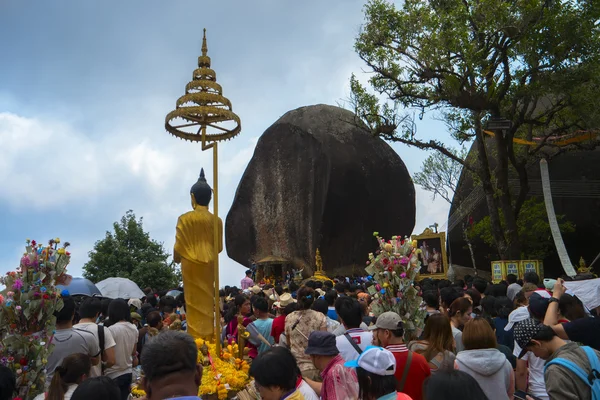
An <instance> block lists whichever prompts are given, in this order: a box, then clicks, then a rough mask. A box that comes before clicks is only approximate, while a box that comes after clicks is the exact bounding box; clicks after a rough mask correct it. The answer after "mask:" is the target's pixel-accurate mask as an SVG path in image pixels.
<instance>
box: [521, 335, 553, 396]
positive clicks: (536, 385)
mask: <svg viewBox="0 0 600 400" xmlns="http://www.w3.org/2000/svg"><path fill="white" fill-rule="evenodd" d="M521 350H522V349H521V347H520V346H519V345H518V344H517V342H516V341H515V348H514V350H513V354H514V355H515V357H519V354H521ZM521 360H523V361H527V365H528V367H529V382H527V392H528V393H530V394H532V395H534V396H536V397H539V398H540V399H543V400H548V399H550V397H548V393H546V383H545V382H544V364H545V363H546V361H544V360H543V359H541V358H539V357H536V356H535V354H533V353H532V352H530V351H528V352H527V353H526V354H525V355H524V356H523V358H521Z"/></svg>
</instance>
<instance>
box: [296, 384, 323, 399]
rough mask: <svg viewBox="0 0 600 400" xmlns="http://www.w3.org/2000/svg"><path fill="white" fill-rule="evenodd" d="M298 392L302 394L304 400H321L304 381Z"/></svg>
mask: <svg viewBox="0 0 600 400" xmlns="http://www.w3.org/2000/svg"><path fill="white" fill-rule="evenodd" d="M298 391H299V392H300V393H302V396H304V400H319V396H317V394H316V393H315V391H314V390H312V388H311V387H310V385H309V384H308V383H306V382H305V381H304V380H302V383H301V384H300V386H298Z"/></svg>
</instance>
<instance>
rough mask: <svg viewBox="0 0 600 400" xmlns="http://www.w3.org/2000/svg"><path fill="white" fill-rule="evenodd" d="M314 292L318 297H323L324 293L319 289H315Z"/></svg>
mask: <svg viewBox="0 0 600 400" xmlns="http://www.w3.org/2000/svg"><path fill="white" fill-rule="evenodd" d="M315 292H317V293H318V294H319V297H321V296H325V291H324V290H323V289H321V288H316V289H315Z"/></svg>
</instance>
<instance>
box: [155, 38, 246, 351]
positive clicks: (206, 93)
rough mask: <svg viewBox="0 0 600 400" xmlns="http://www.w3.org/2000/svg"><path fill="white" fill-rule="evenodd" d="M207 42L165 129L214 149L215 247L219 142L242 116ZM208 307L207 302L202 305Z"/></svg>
mask: <svg viewBox="0 0 600 400" xmlns="http://www.w3.org/2000/svg"><path fill="white" fill-rule="evenodd" d="M210 64H211V60H210V57H209V56H208V45H207V43H206V29H204V36H203V38H202V55H201V56H199V57H198V68H197V69H195V70H194V72H193V75H192V81H191V82H189V83H188V84H187V85H186V86H185V94H184V95H183V96H181V97H180V98H179V99H178V100H177V102H176V103H175V110H173V111H171V112H170V113H169V114H167V116H166V118H165V129H166V130H167V132H169V133H170V134H172V135H173V136H175V137H178V138H180V139H184V140H189V141H190V142H201V143H202V151H205V150H208V149H212V150H213V207H214V210H213V214H214V218H215V219H216V221H215V223H214V249H218V248H219V247H220V243H221V241H220V240H221V237H220V236H221V234H220V232H219V226H220V224H219V221H220V220H219V186H218V177H219V174H218V164H219V163H218V146H217V144H218V142H219V141H222V140H229V139H232V138H234V137H235V136H237V135H238V134H239V133H240V132H241V130H242V125H241V122H240V117H238V116H237V114H235V113H234V112H233V109H232V106H231V101H229V99H227V98H226V97H224V96H223V88H222V87H221V85H219V84H218V83H217V73H216V72H215V71H214V70H213V69H211V65H210ZM213 266H214V315H219V313H220V310H219V258H218V257H215V258H214V262H213ZM200 306H201V307H206V306H207V305H206V304H200ZM219 320H220V319H219V318H213V322H214V323H213V325H214V327H213V329H214V337H215V338H218V337H219V334H220V329H221V327H220V321H219ZM215 347H216V350H217V354H220V353H221V343H220V341H218V340H217V341H216V343H215Z"/></svg>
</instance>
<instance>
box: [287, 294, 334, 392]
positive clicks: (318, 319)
mask: <svg viewBox="0 0 600 400" xmlns="http://www.w3.org/2000/svg"><path fill="white" fill-rule="evenodd" d="M297 297H298V308H299V310H298V311H294V312H293V313H291V314H290V315H288V316H287V317H285V337H286V340H287V346H288V347H289V348H290V350H291V351H292V354H293V355H294V357H295V358H296V361H297V362H298V367H299V368H300V371H301V372H302V376H303V377H304V378H309V379H312V380H313V381H317V382H319V381H320V380H321V374H320V373H319V371H318V370H317V368H316V367H315V366H314V365H313V363H312V362H311V360H310V356H308V355H307V354H305V353H304V350H305V349H306V347H307V346H308V337H309V336H310V334H311V333H312V332H313V331H326V330H327V318H325V315H323V314H321V313H320V312H318V311H315V310H312V309H311V307H312V305H313V302H314V301H315V291H314V289H312V288H310V287H308V286H302V287H301V288H300V289H299V290H298V294H297Z"/></svg>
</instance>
